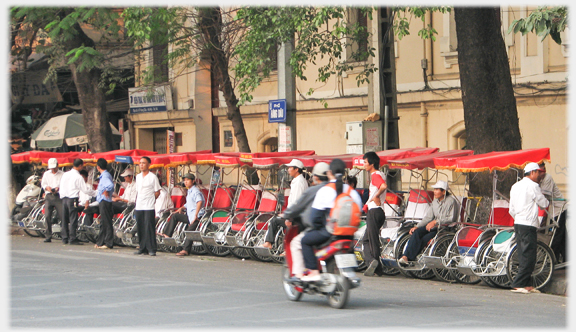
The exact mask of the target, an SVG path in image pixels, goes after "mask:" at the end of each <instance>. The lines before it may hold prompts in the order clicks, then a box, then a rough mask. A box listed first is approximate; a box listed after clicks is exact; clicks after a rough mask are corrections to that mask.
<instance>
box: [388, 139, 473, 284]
mask: <svg viewBox="0 0 576 332" xmlns="http://www.w3.org/2000/svg"><path fill="white" fill-rule="evenodd" d="M472 153H473V151H470V150H451V151H443V152H434V153H432V154H427V155H420V156H415V157H409V158H404V159H396V160H389V161H388V167H389V168H390V169H405V170H409V171H410V180H409V188H410V190H409V195H408V199H407V202H406V205H405V208H404V215H403V216H402V218H401V219H400V221H399V223H398V224H397V225H396V226H395V227H391V228H385V229H382V231H381V242H382V252H381V260H382V263H383V265H384V266H385V267H388V268H392V269H395V270H397V271H399V272H400V273H402V274H403V275H405V276H409V277H415V278H419V279H429V278H433V277H434V276H436V277H437V278H438V279H440V280H443V281H447V282H453V281H455V280H453V279H452V278H451V277H450V274H449V273H448V272H447V271H445V270H444V268H443V267H442V266H439V265H438V264H437V262H436V258H437V257H439V256H442V255H444V253H445V251H446V250H447V248H448V245H449V244H450V242H451V241H452V238H453V236H454V234H455V230H456V229H457V227H459V226H460V223H459V221H461V218H462V213H461V209H460V208H461V205H462V201H463V198H462V195H458V194H457V193H455V191H456V190H457V189H458V186H456V185H453V184H451V185H450V186H449V192H450V193H451V194H452V195H453V197H454V198H456V200H457V201H458V203H459V206H458V207H457V208H458V211H457V213H458V219H457V222H455V223H453V224H449V225H441V226H440V227H439V229H438V232H437V233H436V235H435V237H434V238H433V239H431V240H430V241H429V242H428V243H426V245H425V247H424V249H423V250H421V252H420V253H419V255H418V256H417V257H416V261H414V262H410V264H409V265H408V266H402V265H400V264H399V263H398V260H399V259H400V257H402V256H403V253H404V250H405V247H406V245H407V243H408V241H409V240H410V237H411V234H410V233H409V231H410V229H411V228H412V227H414V226H416V225H417V224H418V222H420V221H421V220H422V218H423V217H424V216H425V215H426V213H427V211H428V209H430V208H431V204H432V201H433V199H434V195H433V192H432V191H430V190H428V189H427V188H428V185H429V184H433V183H434V182H437V181H438V180H442V181H445V182H447V183H448V182H450V181H449V179H448V175H447V174H443V173H441V172H439V171H438V170H437V169H435V168H434V162H433V161H434V158H436V157H439V156H463V155H471V154H472ZM452 182H455V181H452ZM412 183H417V184H418V185H417V186H414V185H413V184H412ZM384 271H385V273H386V272H389V274H391V271H390V269H385V270H384ZM392 271H393V270H392Z"/></svg>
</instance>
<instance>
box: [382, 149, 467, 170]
mask: <svg viewBox="0 0 576 332" xmlns="http://www.w3.org/2000/svg"><path fill="white" fill-rule="evenodd" d="M473 153H474V151H472V150H449V151H442V152H435V153H431V154H428V155H421V156H416V157H410V158H405V159H397V160H389V161H388V164H389V165H390V168H401V169H424V168H435V164H434V160H435V158H452V160H453V159H454V158H455V157H463V156H470V155H472V154H473Z"/></svg>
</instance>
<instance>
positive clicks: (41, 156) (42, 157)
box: [19, 151, 94, 241]
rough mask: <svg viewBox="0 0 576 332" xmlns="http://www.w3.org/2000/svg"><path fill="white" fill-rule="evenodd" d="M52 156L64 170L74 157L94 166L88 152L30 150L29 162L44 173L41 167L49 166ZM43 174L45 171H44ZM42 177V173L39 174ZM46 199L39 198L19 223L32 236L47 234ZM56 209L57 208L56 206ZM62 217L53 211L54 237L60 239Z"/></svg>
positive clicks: (82, 238) (91, 169) (90, 170)
mask: <svg viewBox="0 0 576 332" xmlns="http://www.w3.org/2000/svg"><path fill="white" fill-rule="evenodd" d="M50 158H56V160H57V161H58V167H59V168H62V171H64V170H65V169H64V168H65V167H71V166H72V164H73V162H74V159H76V158H80V159H82V160H83V161H84V164H85V165H86V166H93V163H92V155H91V154H89V153H87V152H47V151H30V154H29V162H30V163H31V164H33V165H34V166H33V167H34V168H35V172H37V173H42V172H41V171H40V168H44V167H47V165H48V160H49V159H50ZM36 165H39V167H40V168H37V166H36ZM88 171H89V176H88V179H89V184H91V179H90V174H93V172H94V170H93V168H91V167H90V168H89V169H88ZM42 174H43V173H42ZM39 176H40V177H41V176H42V175H41V174H39ZM44 203H45V201H44V199H43V198H42V199H39V200H38V201H37V203H36V204H35V206H34V208H33V209H32V211H31V212H30V214H29V215H28V216H27V217H26V218H24V219H23V220H22V221H21V222H20V223H19V224H20V226H21V227H24V231H25V232H26V233H27V234H29V235H30V236H34V235H36V236H42V237H44V236H45V233H46V227H47V224H46V218H45V213H44V212H45V211H44V210H45V205H44ZM54 209H55V208H54ZM60 222H61V220H60V218H59V215H58V213H56V211H55V212H54V213H52V220H51V224H52V237H53V238H55V239H60V238H61V236H60V232H61V225H60ZM79 235H80V239H81V240H82V241H86V239H85V238H84V237H83V236H81V234H79Z"/></svg>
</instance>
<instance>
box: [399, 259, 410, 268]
mask: <svg viewBox="0 0 576 332" xmlns="http://www.w3.org/2000/svg"><path fill="white" fill-rule="evenodd" d="M398 264H400V265H402V266H407V265H408V261H407V260H406V258H404V257H402V258H400V259H399V260H398Z"/></svg>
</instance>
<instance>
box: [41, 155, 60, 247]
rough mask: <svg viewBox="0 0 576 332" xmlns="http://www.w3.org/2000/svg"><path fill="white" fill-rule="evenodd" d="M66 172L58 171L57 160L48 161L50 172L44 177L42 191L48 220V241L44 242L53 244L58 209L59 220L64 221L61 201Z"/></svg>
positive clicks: (45, 173)
mask: <svg viewBox="0 0 576 332" xmlns="http://www.w3.org/2000/svg"><path fill="white" fill-rule="evenodd" d="M62 175H64V172H62V171H61V170H59V169H58V160H56V158H50V159H48V170H47V171H46V172H44V175H43V176H42V183H41V186H42V189H44V193H45V194H46V196H45V198H46V203H45V205H44V216H45V219H46V239H44V242H47V243H49V242H52V211H53V210H54V208H56V213H57V214H58V218H60V220H62V217H63V210H62V200H61V199H60V180H61V179H62Z"/></svg>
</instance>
